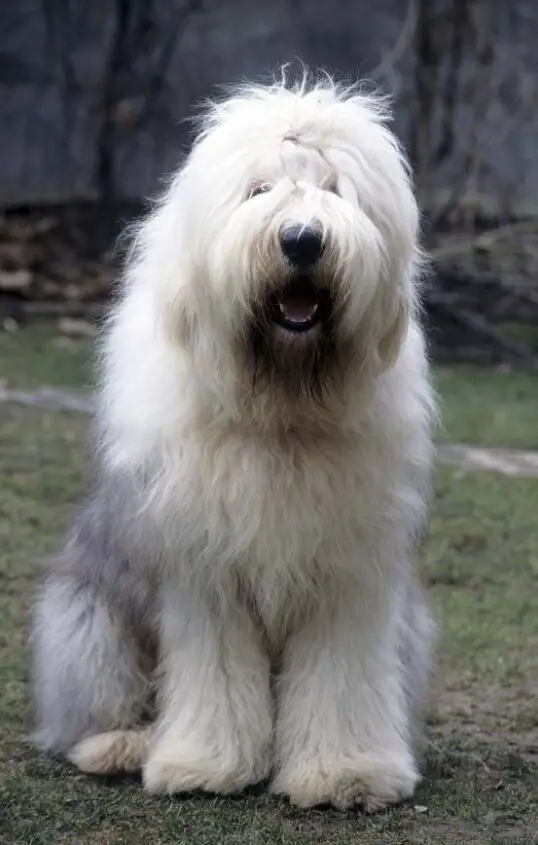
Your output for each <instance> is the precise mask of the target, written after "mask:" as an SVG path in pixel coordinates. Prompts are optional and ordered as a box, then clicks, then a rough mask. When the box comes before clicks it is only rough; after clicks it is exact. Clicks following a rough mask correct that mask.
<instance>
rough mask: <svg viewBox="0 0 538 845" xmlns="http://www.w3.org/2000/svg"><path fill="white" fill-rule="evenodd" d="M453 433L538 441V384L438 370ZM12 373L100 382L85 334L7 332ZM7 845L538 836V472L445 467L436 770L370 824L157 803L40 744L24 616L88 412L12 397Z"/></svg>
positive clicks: (216, 803) (21, 381) (5, 425)
mask: <svg viewBox="0 0 538 845" xmlns="http://www.w3.org/2000/svg"><path fill="white" fill-rule="evenodd" d="M436 378H437V383H438V387H439V390H440V393H441V396H442V399H443V409H444V430H443V432H442V438H443V439H444V440H445V441H447V442H460V443H473V444H486V445H492V446H493V445H496V446H513V447H525V448H531V449H532V448H536V449H538V377H536V376H535V377H532V376H524V375H520V376H518V375H514V374H510V373H504V372H493V371H488V370H480V369H472V368H462V367H454V368H447V367H445V368H442V369H441V370H439V372H438V373H437V374H436ZM0 382H6V383H7V385H8V386H10V387H17V388H28V389H31V388H35V387H37V386H42V385H46V386H53V385H54V386H62V385H63V386H70V387H80V386H88V385H89V384H90V382H91V367H90V366H89V365H88V342H87V341H83V340H80V341H79V340H73V339H68V338H65V337H59V336H57V335H56V333H55V332H54V331H52V330H51V328H50V327H47V326H44V325H41V326H35V327H32V328H31V329H24V330H22V331H21V332H20V333H19V334H18V335H15V336H10V335H6V334H4V335H0ZM0 414H1V426H0V438H1V444H0V475H1V478H2V484H1V488H0V535H1V538H2V545H1V553H0V652H1V653H0V673H1V674H0V845H56V843H58V845H59V843H62V845H91V843H102V844H103V845H135V843H136V845H138V843H139V841H140V840H143V841H145V842H147V843H148V845H165V843H166V845H168V843H170V845H171V843H174V845H183V843H184V844H185V845H213V843H245V845H254V843H256V845H269V843H278V845H307V843H312V842H313V841H319V842H322V843H326V845H336V844H337V843H338V845H348V843H349V845H351V843H353V845H358V843H360V845H444V843H447V845H452V843H458V845H459V843H461V845H474V843H476V844H477V845H504V843H506V844H507V845H508V843H521V845H533V843H538V522H537V519H536V512H537V505H538V479H532V478H525V479H524V478H521V479H518V478H510V479H507V478H504V477H502V476H499V475H494V474H492V473H463V472H462V471H461V470H460V469H459V468H456V467H451V468H443V469H441V470H440V471H439V474H438V477H437V485H436V500H435V505H434V509H433V514H432V519H431V526H430V533H429V537H428V540H427V543H426V546H425V549H424V553H423V569H424V577H425V579H426V581H427V583H428V584H429V588H430V593H431V598H432V602H433V605H434V608H435V612H436V615H437V618H438V620H439V623H440V627H441V632H442V636H441V643H440V652H439V661H438V663H439V671H438V677H437V680H436V683H435V690H434V697H433V705H432V712H431V717H430V720H429V722H430V724H429V733H430V740H431V742H430V750H429V753H428V759H427V767H426V777H425V780H424V782H423V784H422V785H421V787H420V789H419V791H418V793H417V795H416V797H415V799H414V801H413V802H411V803H410V804H408V805H406V806H403V807H400V808H396V809H393V810H391V811H390V812H387V813H384V814H381V815H379V816H375V817H372V818H366V817H364V816H363V815H362V814H361V813H360V812H350V813H345V814H340V813H337V812H332V811H325V810H316V811H310V812H301V811H297V810H294V809H292V808H290V807H289V805H288V804H287V803H286V802H285V801H279V800H277V799H274V798H270V797H268V796H267V795H265V794H263V793H257V794H256V793H253V794H249V795H248V796H242V797H239V798H237V799H233V800H232V799H218V798H211V797H198V796H196V797H187V798H183V797H182V798H177V797H176V798H154V797H150V796H147V795H145V794H144V793H143V792H142V790H141V788H140V784H139V782H138V780H137V779H128V778H125V779H119V780H110V781H103V780H95V779H91V778H88V777H85V776H83V775H80V774H77V773H76V772H74V771H73V770H72V769H70V768H69V767H68V766H65V765H63V764H60V763H57V762H51V761H50V760H48V759H46V758H44V757H42V756H40V755H38V754H36V753H35V752H34V751H33V750H32V749H31V748H30V747H28V746H27V744H26V743H25V741H24V734H25V731H26V730H27V729H28V726H29V718H30V717H29V714H28V695H27V692H28V691H27V674H28V654H27V649H26V622H27V613H28V608H29V606H30V603H31V600H32V594H33V591H34V589H35V585H36V578H37V575H38V572H39V569H40V566H41V561H42V560H43V559H44V558H45V557H46V556H47V555H48V554H49V553H50V552H52V551H53V550H54V548H55V546H56V544H57V542H58V539H59V537H60V536H61V533H62V531H63V530H64V528H65V525H66V522H67V520H68V517H69V514H70V511H71V509H72V507H73V505H74V504H75V503H76V501H77V499H78V498H79V496H80V495H81V494H82V492H83V489H84V467H85V465H86V457H87V456H86V448H85V434H86V431H87V426H88V419H87V418H86V417H85V416H83V415H77V414H72V413H65V412H50V411H45V410H40V409H35V408H23V407H18V406H15V405H6V404H4V405H0Z"/></svg>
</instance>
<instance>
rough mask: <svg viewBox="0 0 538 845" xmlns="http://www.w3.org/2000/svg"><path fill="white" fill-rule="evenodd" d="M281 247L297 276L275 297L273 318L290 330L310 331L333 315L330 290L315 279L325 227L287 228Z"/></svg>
mask: <svg viewBox="0 0 538 845" xmlns="http://www.w3.org/2000/svg"><path fill="white" fill-rule="evenodd" d="M280 248H281V250H282V253H283V255H284V256H285V258H286V260H287V262H288V263H289V264H290V265H291V269H292V273H293V275H292V277H291V279H290V281H289V282H288V283H287V284H286V285H285V286H284V287H283V288H282V290H280V291H278V292H276V293H275V294H274V296H273V297H272V298H271V303H270V307H271V318H272V320H273V322H274V323H276V324H277V325H279V326H280V327H281V328H284V329H287V330H288V331H292V332H306V331H308V330H309V329H311V328H313V327H314V326H316V325H317V324H318V323H320V322H321V321H323V320H326V319H328V316H329V314H330V297H329V294H328V291H327V290H323V289H322V288H320V287H319V285H317V284H316V283H315V281H314V277H313V271H314V269H315V266H316V264H317V263H318V261H319V260H320V258H321V256H322V255H323V251H324V249H325V243H324V241H323V233H322V231H321V228H320V227H318V226H317V225H316V224H310V225H304V224H292V225H290V226H286V227H285V228H284V229H283V230H282V231H281V233H280Z"/></svg>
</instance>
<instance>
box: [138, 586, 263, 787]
mask: <svg viewBox="0 0 538 845" xmlns="http://www.w3.org/2000/svg"><path fill="white" fill-rule="evenodd" d="M224 592H225V591H224ZM230 592H233V591H230ZM161 648H162V671H163V676H162V682H161V687H160V690H159V711H160V712H159V718H158V722H157V727H156V734H155V739H154V741H153V744H152V747H151V749H150V753H149V757H148V761H147V764H146V766H145V769H144V785H145V788H146V789H148V790H149V791H151V792H186V791H191V790H198V789H201V790H205V791H209V792H219V793H232V792H238V791H240V790H241V789H242V788H243V787H245V786H247V785H248V784H250V783H255V782H257V781H259V780H262V779H263V778H265V777H266V776H267V774H268V772H269V770H270V768H271V763H272V760H271V744H272V730H273V716H272V704H271V695H270V686H269V684H270V671H269V661H268V658H267V656H266V655H265V654H264V652H263V649H262V646H261V643H260V638H259V635H258V632H257V631H256V629H255V626H254V624H253V623H252V620H251V618H250V616H249V614H248V611H247V610H246V608H244V607H243V606H242V605H240V604H239V602H238V601H237V600H236V599H235V598H234V597H233V595H232V596H230V598H229V599H228V597H226V596H220V595H219V597H217V596H216V595H211V594H210V591H208V590H205V591H204V592H202V591H201V590H200V591H198V590H196V589H194V588H192V586H188V587H186V588H185V586H182V587H181V588H177V587H175V586H174V585H170V584H168V585H167V587H166V589H165V591H164V593H163V600H162V610H161Z"/></svg>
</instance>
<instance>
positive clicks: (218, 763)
mask: <svg viewBox="0 0 538 845" xmlns="http://www.w3.org/2000/svg"><path fill="white" fill-rule="evenodd" d="M189 751H191V749H189ZM269 765H270V764H269V762H267V763H266V764H262V763H261V762H258V763H257V764H256V765H249V764H248V763H247V762H246V761H245V760H244V759H241V758H240V757H238V756H237V755H233V756H230V757H226V756H225V755H222V756H217V755H215V754H212V755H211V754H207V755H205V754H203V753H202V754H198V755H193V754H192V753H185V750H184V751H182V749H181V748H174V747H169V746H168V747H165V746H157V747H156V748H155V750H154V751H153V752H152V753H151V754H150V756H149V759H148V761H147V763H146V765H145V767H144V770H143V781H144V788H145V789H146V790H147V791H148V792H153V793H169V794H170V793H177V792H194V791H197V790H202V791H204V792H215V793H219V794H221V795H231V794H234V793H237V792H241V791H242V790H243V789H244V788H245V787H246V786H249V785H250V784H254V783H257V782H259V781H260V780H263V779H264V778H265V777H267V774H268V771H269Z"/></svg>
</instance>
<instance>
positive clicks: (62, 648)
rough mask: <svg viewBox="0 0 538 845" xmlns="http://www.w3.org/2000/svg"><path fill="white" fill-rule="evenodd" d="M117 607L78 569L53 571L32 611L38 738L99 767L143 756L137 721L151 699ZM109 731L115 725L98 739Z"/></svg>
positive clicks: (126, 764) (113, 767)
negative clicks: (60, 572)
mask: <svg viewBox="0 0 538 845" xmlns="http://www.w3.org/2000/svg"><path fill="white" fill-rule="evenodd" d="M115 610H116V609H115V608H113V607H112V606H110V605H109V604H108V603H107V601H106V599H105V598H104V596H103V595H101V594H100V593H99V591H98V590H97V589H96V587H95V586H92V585H90V584H89V583H88V582H85V581H84V580H83V579H82V578H79V577H78V575H77V574H67V575H66V574H61V575H60V574H54V575H52V576H51V577H50V578H49V580H48V582H47V583H46V585H45V588H44V591H43V593H42V595H41V598H40V601H39V603H38V605H37V607H36V609H35V614H34V631H33V634H34V691H35V700H36V709H37V716H38V729H37V731H36V734H35V735H34V740H35V742H36V743H37V744H38V745H39V746H40V747H41V748H43V749H45V750H47V751H50V752H52V753H56V754H63V755H65V756H67V757H69V758H70V759H72V760H73V762H75V763H76V764H77V765H79V767H80V768H82V769H85V770H89V771H93V772H95V773H97V772H103V773H105V772H111V771H117V770H118V769H125V768H128V769H133V768H137V766H135V760H136V758H137V757H139V758H140V762H141V761H142V759H143V757H144V754H143V748H144V742H145V740H144V736H145V734H142V733H140V734H139V733H138V732H137V730H133V728H134V729H136V728H138V726H139V725H140V719H141V716H142V714H143V712H144V709H145V706H146V704H147V700H148V692H149V682H148V675H147V674H146V673H145V672H144V671H143V668H142V665H141V655H140V648H139V646H138V644H137V642H136V640H135V638H134V636H133V634H132V633H130V632H129V627H128V625H127V624H126V622H125V620H124V619H123V618H122V616H121V615H120V614H119V613H116V612H115ZM107 731H114V732H115V733H114V734H113V735H110V736H109V738H108V739H107V740H106V741H105V740H104V739H103V737H102V736H101V737H100V739H99V743H100V744H99V743H98V744H97V745H95V743H96V742H97V740H98V737H97V736H96V735H98V734H99V735H102V734H103V733H104V732H107ZM118 731H119V732H120V733H118ZM122 732H124V733H123V738H121V733H122ZM89 738H93V739H89ZM83 740H84V741H85V742H82V743H81V741H83ZM92 742H93V743H94V745H93V746H91V743H92ZM79 743H81V744H79ZM88 743H90V745H88ZM74 746H77V747H76V748H73V747H74ZM99 748H100V749H101V751H100V753H99V754H98V753H97V752H98V750H99Z"/></svg>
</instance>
